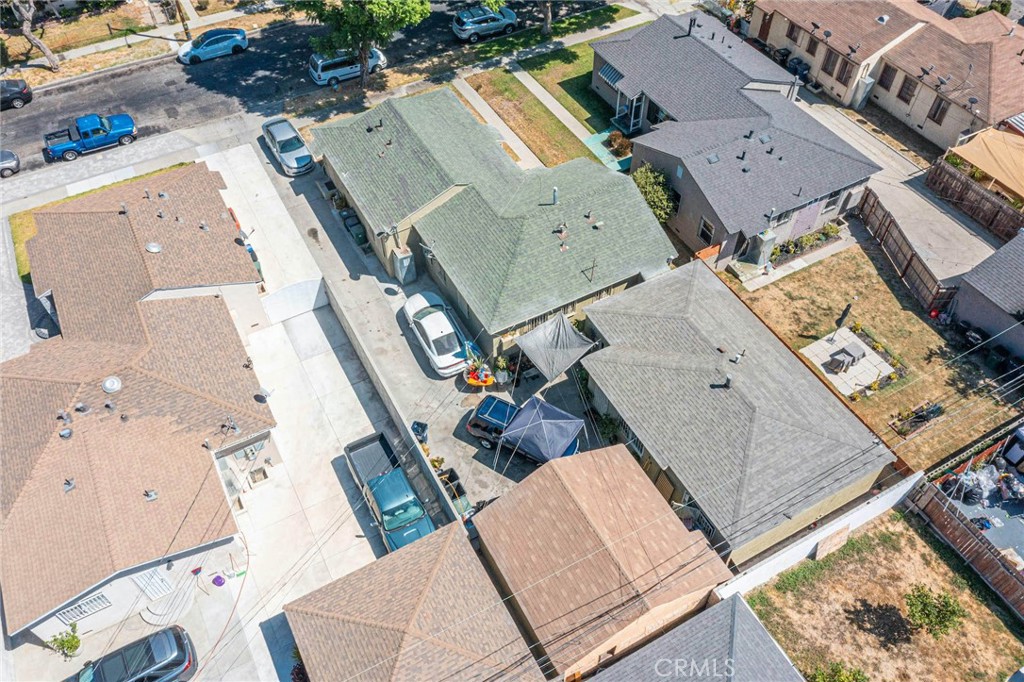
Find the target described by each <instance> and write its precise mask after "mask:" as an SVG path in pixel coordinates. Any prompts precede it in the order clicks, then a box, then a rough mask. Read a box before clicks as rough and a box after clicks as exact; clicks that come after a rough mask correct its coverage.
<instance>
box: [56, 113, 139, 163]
mask: <svg viewBox="0 0 1024 682" xmlns="http://www.w3.org/2000/svg"><path fill="white" fill-rule="evenodd" d="M138 132H139V131H138V129H137V128H136V127H135V121H134V120H133V119H132V117H131V116H129V115H128V114H112V115H110V116H100V115H99V114H89V115H88V116H79V117H78V118H76V119H75V122H74V123H73V124H71V127H69V128H65V129H64V130H55V131H54V132H52V133H46V135H45V136H44V138H43V139H44V141H45V142H46V155H47V156H48V157H49V158H50V159H51V160H54V161H55V160H57V159H64V160H65V161H74V160H75V159H77V158H78V157H79V156H81V155H82V154H87V153H89V152H94V151H96V150H98V149H105V148H107V147H116V146H117V145H119V144H122V145H123V144H131V143H132V142H135V136H136V135H137V134H138Z"/></svg>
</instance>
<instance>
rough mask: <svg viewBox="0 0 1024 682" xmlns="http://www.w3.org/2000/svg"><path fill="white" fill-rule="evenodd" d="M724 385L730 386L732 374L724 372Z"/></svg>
mask: <svg viewBox="0 0 1024 682" xmlns="http://www.w3.org/2000/svg"><path fill="white" fill-rule="evenodd" d="M724 386H725V387H726V388H732V375H731V374H726V375H725V384H724Z"/></svg>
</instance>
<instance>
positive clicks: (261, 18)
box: [174, 10, 305, 40]
mask: <svg viewBox="0 0 1024 682" xmlns="http://www.w3.org/2000/svg"><path fill="white" fill-rule="evenodd" d="M304 17H305V15H303V14H301V13H298V14H295V15H293V16H291V17H286V16H285V15H284V14H283V13H282V12H281V11H279V10H269V11H266V12H253V13H252V14H246V15H244V16H240V17H235V18H234V19H227V20H225V21H218V22H217V23H215V24H210V25H208V26H202V27H200V28H196V29H194V30H192V36H193V37H195V36H197V35H199V34H200V33H205V32H206V31H209V30H210V29H214V28H243V29H245V30H246V31H256V30H258V29H261V28H266V27H267V26H270V25H271V24H280V23H283V22H286V21H299V20H301V19H303V18H304ZM189 28H190V29H191V28H192V27H191V26H190V27H189ZM174 38H175V39H176V40H185V32H184V31H178V32H177V33H175V34H174Z"/></svg>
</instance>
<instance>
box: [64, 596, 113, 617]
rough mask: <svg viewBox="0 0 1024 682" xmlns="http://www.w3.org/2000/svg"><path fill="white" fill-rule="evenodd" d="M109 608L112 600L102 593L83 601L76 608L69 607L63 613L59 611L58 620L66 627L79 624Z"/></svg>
mask: <svg viewBox="0 0 1024 682" xmlns="http://www.w3.org/2000/svg"><path fill="white" fill-rule="evenodd" d="M108 606H110V600H109V599H107V598H106V597H105V596H104V595H103V593H102V592H101V593H99V594H94V595H93V596H91V597H88V598H86V599H83V600H82V601H80V602H78V603H77V604H75V605H74V606H69V607H68V608H66V609H64V610H63V611H58V612H57V618H58V619H59V620H60V622H62V623H64V625H71V624H72V623H77V622H78V621H80V620H82V619H83V618H85V617H86V616H91V615H92V614H94V613H96V612H97V611H102V610H103V609H105V608H107V607H108Z"/></svg>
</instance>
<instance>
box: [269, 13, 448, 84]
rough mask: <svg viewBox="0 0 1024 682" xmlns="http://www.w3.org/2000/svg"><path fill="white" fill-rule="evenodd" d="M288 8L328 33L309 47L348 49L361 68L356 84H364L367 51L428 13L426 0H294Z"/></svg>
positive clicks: (383, 42)
mask: <svg viewBox="0 0 1024 682" xmlns="http://www.w3.org/2000/svg"><path fill="white" fill-rule="evenodd" d="M288 11H290V12H296V11H302V12H305V13H306V16H307V17H308V18H309V19H310V20H311V21H314V22H315V23H318V24H323V25H324V26H326V27H327V28H328V29H329V30H330V32H329V33H328V34H327V35H326V36H323V37H317V38H313V39H312V40H311V41H310V42H311V44H312V46H313V49H314V50H316V51H317V52H320V53H322V54H330V53H332V52H334V51H335V50H350V51H352V52H353V53H354V54H355V55H356V56H357V57H358V59H359V63H360V64H361V65H362V67H363V73H362V77H361V78H360V81H359V83H360V85H361V86H362V87H364V88H365V87H366V81H367V78H368V76H369V62H370V50H372V49H373V48H374V47H383V46H385V45H387V44H388V43H390V42H391V37H392V36H393V35H394V34H395V32H397V31H400V30H402V29H403V28H407V27H409V26H415V25H416V24H418V23H420V22H421V21H423V20H424V19H426V18H427V17H428V16H429V15H430V2H429V0H296V1H295V2H292V3H290V4H289V5H288Z"/></svg>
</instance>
